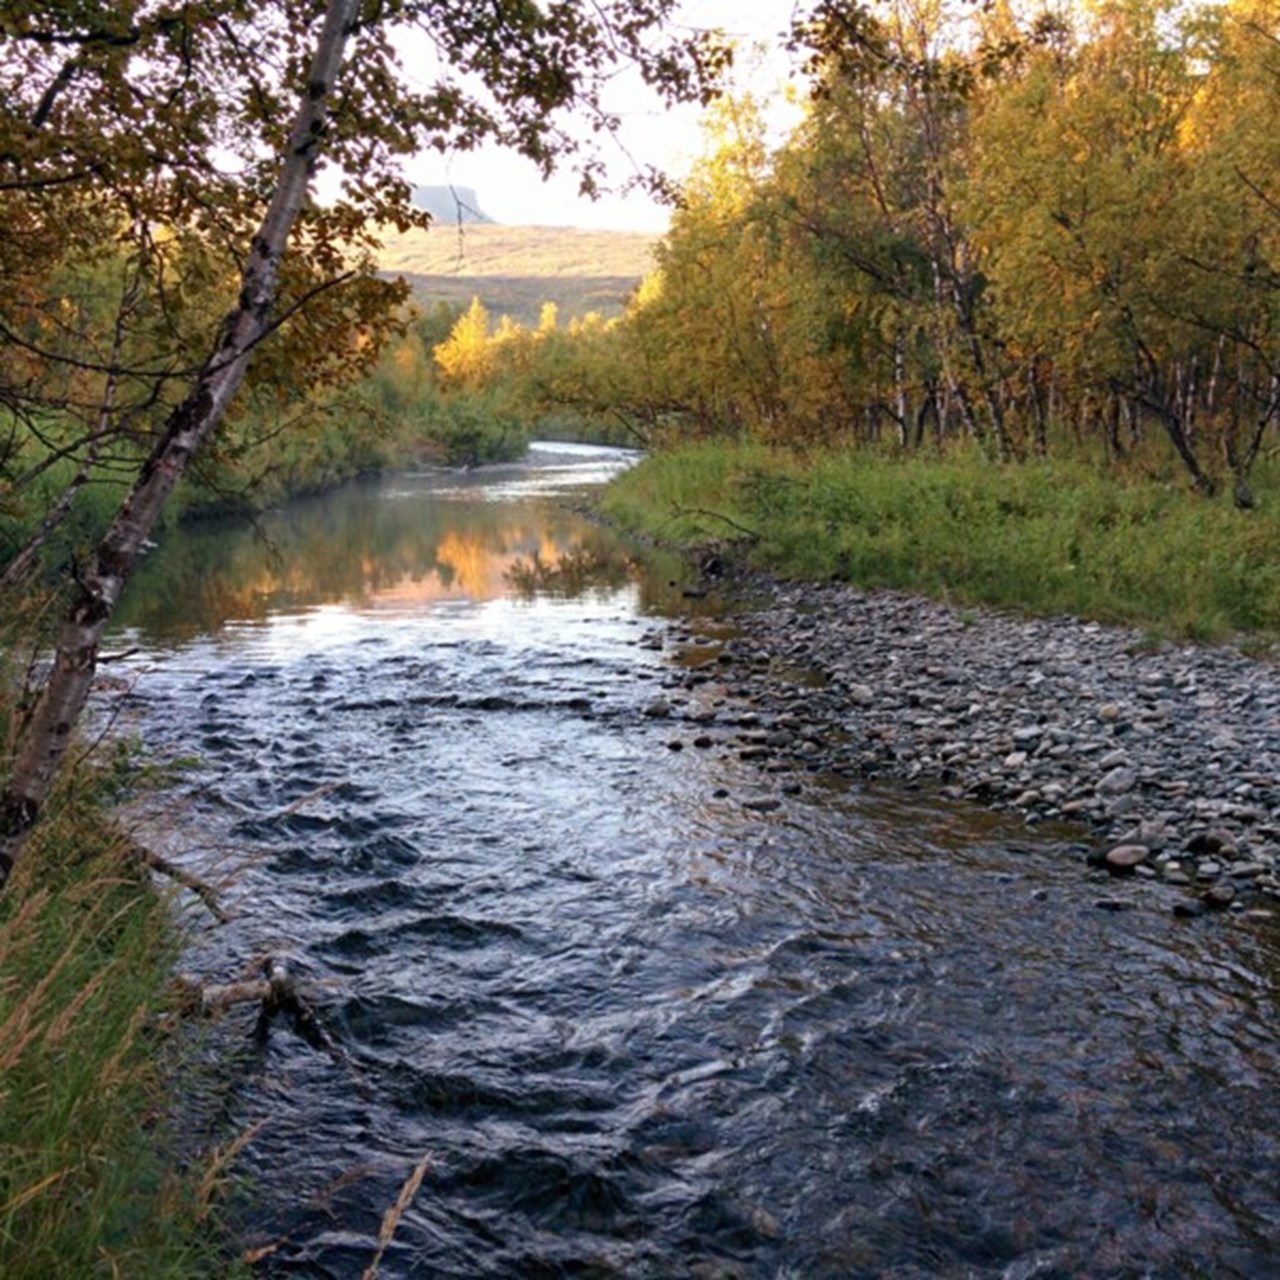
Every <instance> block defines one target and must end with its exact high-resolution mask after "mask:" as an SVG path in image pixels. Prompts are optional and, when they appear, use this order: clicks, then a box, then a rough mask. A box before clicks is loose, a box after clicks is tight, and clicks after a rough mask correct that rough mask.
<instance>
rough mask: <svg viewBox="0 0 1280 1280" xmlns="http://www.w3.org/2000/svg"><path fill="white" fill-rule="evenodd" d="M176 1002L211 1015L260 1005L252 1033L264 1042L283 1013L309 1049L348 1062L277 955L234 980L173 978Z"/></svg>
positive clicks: (193, 1012) (196, 1012)
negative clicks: (175, 982) (175, 988)
mask: <svg viewBox="0 0 1280 1280" xmlns="http://www.w3.org/2000/svg"><path fill="white" fill-rule="evenodd" d="M176 981H177V984H178V988H179V992H180V999H179V1005H180V1007H181V1009H182V1011H183V1012H184V1013H187V1014H189V1015H199V1016H202V1017H213V1016H215V1015H217V1014H219V1013H223V1012H225V1011H226V1010H227V1009H230V1008H232V1007H234V1006H236V1005H242V1004H257V1005H260V1006H261V1008H260V1011H259V1014H258V1022H257V1026H256V1028H255V1030H254V1035H255V1037H256V1038H257V1039H258V1041H259V1042H265V1041H266V1039H267V1037H268V1035H269V1034H270V1032H271V1026H272V1024H273V1023H274V1021H275V1020H276V1018H277V1017H279V1016H281V1015H284V1016H286V1017H287V1018H288V1019H289V1021H290V1024H291V1025H292V1027H293V1029H294V1031H295V1032H297V1034H298V1035H299V1036H301V1037H302V1039H303V1040H305V1041H306V1042H307V1043H308V1044H309V1045H310V1046H311V1047H312V1048H313V1049H320V1050H323V1051H324V1052H325V1053H327V1054H328V1055H329V1056H330V1057H331V1058H333V1059H334V1060H335V1061H337V1062H341V1063H343V1064H344V1065H347V1066H350V1062H349V1061H348V1059H347V1055H346V1054H345V1053H344V1052H343V1050H342V1049H341V1047H340V1046H339V1045H337V1044H336V1043H335V1042H334V1040H333V1037H332V1036H330V1034H329V1033H328V1032H327V1031H326V1030H325V1028H324V1025H323V1023H322V1022H321V1021H320V1017H319V1015H318V1014H317V1013H316V1010H315V1006H314V1005H313V1004H312V1003H311V1001H310V1000H309V999H308V998H307V996H306V995H305V993H304V992H303V991H301V990H300V988H299V985H298V982H297V980H296V979H295V978H294V976H293V974H292V972H291V971H290V969H289V966H288V964H287V963H286V962H285V960H284V959H283V958H282V957H280V956H261V957H259V958H258V959H256V960H255V961H254V962H253V965H252V966H251V968H250V971H249V973H247V974H246V976H244V977H242V978H239V979H237V980H236V981H234V982H226V983H205V982H201V981H200V980H199V979H197V978H194V977H191V976H190V975H181V976H179V977H178V978H177V979H176Z"/></svg>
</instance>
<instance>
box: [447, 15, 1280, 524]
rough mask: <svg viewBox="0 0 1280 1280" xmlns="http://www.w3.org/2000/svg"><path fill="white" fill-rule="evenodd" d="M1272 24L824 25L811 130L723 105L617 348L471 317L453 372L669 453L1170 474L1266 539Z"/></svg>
mask: <svg viewBox="0 0 1280 1280" xmlns="http://www.w3.org/2000/svg"><path fill="white" fill-rule="evenodd" d="M1278 21H1280V19H1278V16H1277V11H1276V8H1275V6H1274V5H1273V4H1270V3H1266V2H1263V3H1252V2H1249V0H1246V2H1245V3H1230V4H1224V5H1219V4H1212V5H1198V6H1189V5H1176V6H1175V5H1167V4H1159V3H1149V2H1148V0H1136V2H1132V3H1130V2H1122V3H1106V4H1098V5H1090V6H1068V7H1059V8H1049V9H1046V10H1043V11H1031V12H1028V11H1027V10H1025V9H1022V8H1019V7H1017V6H1012V5H1008V4H993V5H984V6H959V7H957V6H948V5H944V4H931V3H896V4H893V5H886V6H877V7H872V8H870V9H866V10H863V9H856V8H851V7H850V6H847V5H841V4H834V3H833V4H827V5H824V6H821V7H820V8H819V10H818V12H817V13H816V14H815V15H814V17H813V19H812V21H811V23H810V24H809V25H807V26H804V27H802V28H800V29H798V31H797V33H796V35H795V39H796V41H797V42H798V43H802V44H803V45H804V48H805V51H806V54H807V58H808V71H809V73H810V75H811V77H812V81H811V89H810V93H811V96H810V98H809V101H808V103H807V109H806V112H805V116H804V119H803V122H802V123H801V124H800V125H799V126H798V127H797V128H796V129H795V131H794V133H793V134H792V136H791V137H789V138H788V139H786V140H785V141H784V142H783V143H782V144H781V145H779V146H771V144H770V141H769V139H768V137H767V135H766V125H765V116H764V112H763V108H762V106H761V104H759V103H756V102H753V101H752V100H750V99H749V98H736V99H727V100H725V101H723V102H721V103H720V104H719V105H718V106H717V108H716V109H715V111H714V114H713V116H712V118H711V120H710V122H709V125H708V151H707V154H706V155H705V157H704V158H703V160H702V161H701V163H700V164H699V165H698V167H697V170H696V172H695V173H694V175H693V177H692V178H691V180H690V181H689V183H688V184H687V185H686V186H685V188H684V190H683V192H682V196H681V201H680V204H679V207H678V209H677V210H676V212H675V214H674V216H673V219H672V223H671V228H670V231H669V233H668V234H667V236H666V237H665V239H664V240H663V242H662V245H661V247H660V250H659V254H658V267H657V270H656V271H655V272H654V273H653V274H652V275H651V276H650V277H649V278H648V279H646V280H645V281H644V283H643V284H642V285H641V287H640V288H639V289H638V290H637V292H636V294H635V295H634V297H633V299H632V301H631V304H630V306H629V308H628V311H627V314H626V315H625V316H624V317H623V318H621V319H620V320H618V321H616V322H611V323H607V324H606V323H596V324H591V323H587V324H580V325H579V326H577V328H576V330H575V331H574V332H572V333H570V334H567V335H565V334H559V333H557V332H556V331H555V328H554V323H552V324H549V325H548V324H544V325H540V326H539V327H538V328H537V329H535V330H529V329H524V328H520V327H517V326H513V325H511V324H510V323H509V322H504V323H502V324H499V325H497V326H490V327H489V328H488V329H484V328H483V327H482V317H480V316H478V315H476V314H475V313H474V312H473V313H472V314H471V315H470V316H469V317H468V318H467V320H466V322H465V323H464V324H461V325H459V326H458V328H457V329H456V330H455V332H454V334H453V336H452V338H451V339H450V343H449V344H448V346H447V347H446V348H443V349H442V350H441V352H440V360H441V367H442V369H443V371H444V373H445V376H446V377H447V378H448V379H451V380H454V381H465V382H468V383H470V384H473V385H476V386H480V387H484V388H486V389H489V390H491V391H495V392H496V391H498V390H501V389H504V388H506V389H508V390H509V391H511V392H518V393H520V394H522V395H523V396H525V397H527V398H528V400H529V401H530V402H531V404H532V407H533V408H535V409H536V408H538V407H539V406H540V405H545V406H571V407H573V408H575V409H577V410H578V411H580V412H582V413H583V414H586V415H588V416H591V417H595V418H597V419H602V420H603V419H608V418H609V417H610V416H613V417H614V418H615V419H617V420H623V421H626V422H627V423H628V424H630V426H631V427H632V428H634V430H635V432H636V434H637V436H638V437H640V438H642V439H644V440H646V441H649V440H652V441H670V440H671V439H673V438H684V439H687V438H706V437H708V436H712V437H716V436H720V437H739V436H743V435H747V436H750V437H751V438H752V439H755V440H760V441H767V442H772V443H786V444H794V445H804V446H815V445H819V446H826V447H838V448H858V447H860V446H863V445H871V444H879V445H885V444H888V445H891V446H893V447H895V448H897V449H899V450H903V451H920V450H924V449H928V448H932V449H941V450H946V449H947V448H949V447H952V446H964V447H972V448H974V449H976V450H977V451H978V452H979V453H980V454H981V455H982V456H984V457H986V458H989V459H990V460H991V461H992V462H996V463H1001V462H1011V461H1019V460H1028V459H1036V458H1041V459H1043V458H1046V457H1051V456H1054V455H1055V454H1068V455H1069V454H1072V453H1079V452H1080V451H1082V450H1083V451H1085V452H1086V453H1087V454H1088V455H1089V456H1091V457H1095V458H1102V459H1105V460H1106V461H1107V462H1108V463H1109V464H1111V465H1112V466H1114V468H1115V469H1116V470H1117V473H1123V471H1124V469H1125V467H1126V465H1127V464H1130V463H1132V464H1133V465H1136V466H1142V465H1145V464H1144V462H1143V459H1146V458H1148V457H1149V456H1158V455H1159V454H1160V452H1161V451H1163V452H1164V453H1166V454H1167V455H1168V456H1169V457H1171V458H1172V459H1173V460H1174V461H1175V462H1176V465H1177V466H1178V467H1179V468H1180V469H1181V471H1182V473H1183V474H1184V476H1185V479H1186V481H1187V483H1188V484H1189V485H1191V486H1192V487H1193V488H1194V489H1195V490H1197V491H1199V492H1201V493H1203V494H1205V495H1211V494H1213V493H1215V492H1218V491H1225V492H1226V493H1228V494H1229V495H1230V498H1231V500H1232V501H1233V502H1234V503H1235V505H1236V506H1237V507H1240V508H1249V507H1251V506H1253V505H1254V503H1255V497H1256V495H1255V493H1254V487H1255V486H1254V475H1255V468H1256V466H1257V464H1258V462H1259V459H1260V458H1261V457H1262V456H1263V454H1264V451H1266V450H1267V448H1268V447H1269V448H1270V451H1271V452H1274V443H1273V442H1274V438H1275V429H1276V423H1277V420H1278V419H1280V333H1278V330H1280V274H1278V271H1280V266H1278V263H1280V139H1278V138H1277V134H1276V129H1275V118H1276V115H1275V108H1276V102H1277V95H1278V92H1280V35H1278V34H1277V31H1278V28H1277V22H1278ZM1154 442H1158V444H1159V446H1160V448H1159V449H1156V448H1153V443H1154ZM1152 465H1154V463H1152Z"/></svg>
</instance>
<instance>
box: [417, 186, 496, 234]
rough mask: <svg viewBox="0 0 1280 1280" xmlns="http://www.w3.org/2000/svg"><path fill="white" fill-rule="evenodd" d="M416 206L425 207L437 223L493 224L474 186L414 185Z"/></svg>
mask: <svg viewBox="0 0 1280 1280" xmlns="http://www.w3.org/2000/svg"><path fill="white" fill-rule="evenodd" d="M413 204H414V207H415V208H418V209H425V210H426V211H427V212H428V213H429V214H430V215H431V216H432V218H434V219H435V221H436V223H437V224H439V223H451V224H453V225H457V224H458V223H460V222H461V223H467V224H476V225H483V224H485V223H489V224H492V223H493V222H494V219H493V218H491V217H489V215H488V214H487V213H485V212H484V211H483V210H482V209H481V208H480V197H479V196H478V195H476V193H475V189H474V188H473V187H453V186H448V187H414V189H413Z"/></svg>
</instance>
